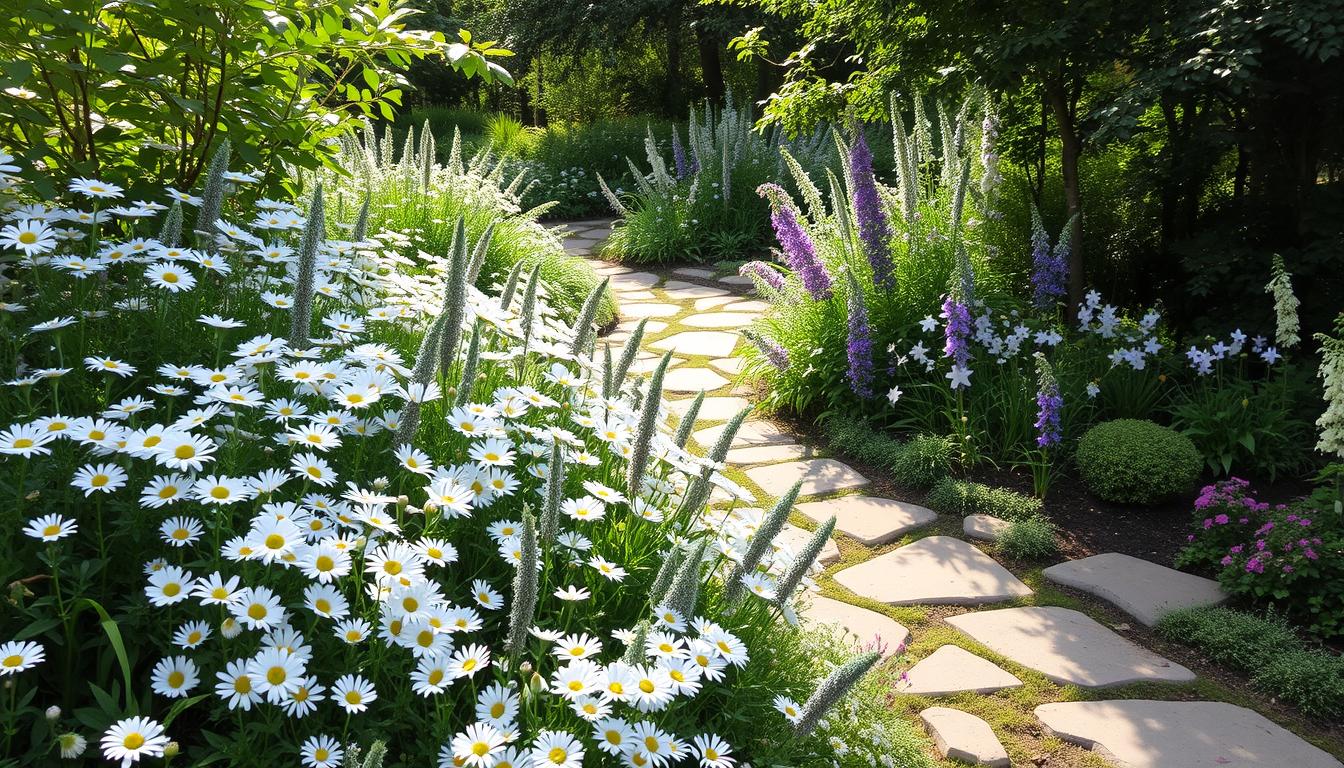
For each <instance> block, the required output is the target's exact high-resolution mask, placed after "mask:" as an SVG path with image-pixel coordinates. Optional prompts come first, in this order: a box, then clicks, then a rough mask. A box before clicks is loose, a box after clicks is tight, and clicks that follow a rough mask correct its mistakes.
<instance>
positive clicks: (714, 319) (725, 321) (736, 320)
mask: <svg viewBox="0 0 1344 768" xmlns="http://www.w3.org/2000/svg"><path fill="white" fill-rule="evenodd" d="M756 318H757V315H755V314H750V313H747V312H710V313H708V314H704V315H691V316H690V317H688V318H686V319H685V320H682V321H681V324H682V325H689V326H691V327H692V328H744V327H746V326H748V325H751V324H752V322H753V321H754V320H755V319H756Z"/></svg>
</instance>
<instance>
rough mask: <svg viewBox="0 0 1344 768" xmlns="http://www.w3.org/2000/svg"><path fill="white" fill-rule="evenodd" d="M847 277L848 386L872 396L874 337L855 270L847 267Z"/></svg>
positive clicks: (860, 394) (854, 390)
mask: <svg viewBox="0 0 1344 768" xmlns="http://www.w3.org/2000/svg"><path fill="white" fill-rule="evenodd" d="M846 274H847V275H848V277H849V297H848V298H849V302H848V303H849V337H848V340H847V342H846V345H845V347H846V355H847V357H848V359H849V370H848V372H847V373H846V378H848V379H849V389H850V391H852V392H853V393H854V394H855V395H857V396H858V397H860V398H864V399H867V398H870V397H872V396H873V339H872V331H871V330H870V329H869V327H868V308H867V306H866V305H865V304H864V299H863V288H861V287H860V286H859V280H858V278H856V277H855V276H854V270H852V269H851V270H847V272H846Z"/></svg>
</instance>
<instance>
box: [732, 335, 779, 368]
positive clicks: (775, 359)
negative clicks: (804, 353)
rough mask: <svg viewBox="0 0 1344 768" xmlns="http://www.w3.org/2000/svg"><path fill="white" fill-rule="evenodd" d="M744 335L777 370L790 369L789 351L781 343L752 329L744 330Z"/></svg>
mask: <svg viewBox="0 0 1344 768" xmlns="http://www.w3.org/2000/svg"><path fill="white" fill-rule="evenodd" d="M742 335H743V336H744V337H746V339H747V341H750V342H751V343H752V344H754V345H756V348H757V349H759V350H761V354H763V355H765V359H766V360H768V361H769V362H770V364H771V365H773V366H774V367H775V368H777V369H779V370H781V371H783V370H787V369H788V367H789V351H788V350H787V349H785V348H784V347H783V345H781V344H780V343H779V342H777V341H775V340H774V339H771V338H769V337H766V336H763V335H762V334H759V333H757V332H756V331H753V330H751V329H750V328H747V329H744V330H743V331H742Z"/></svg>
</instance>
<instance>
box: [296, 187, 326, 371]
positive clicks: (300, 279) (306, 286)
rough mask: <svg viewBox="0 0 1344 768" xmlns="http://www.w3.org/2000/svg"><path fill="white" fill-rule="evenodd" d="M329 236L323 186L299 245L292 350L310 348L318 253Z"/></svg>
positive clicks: (318, 193) (309, 209)
mask: <svg viewBox="0 0 1344 768" xmlns="http://www.w3.org/2000/svg"><path fill="white" fill-rule="evenodd" d="M325 234H326V214H325V213H324V212H323V210H322V184H321V182H318V184H317V188H316V189H314V190H313V202H312V203H311V204H310V205H309V206H308V222H307V224H306V225H305V226H304V228H303V239H302V240H300V241H299V272H298V275H297V276H296V277H295V278H294V306H293V308H292V309H291V310H290V323H289V348H290V349H303V348H305V347H307V346H308V332H309V330H310V329H311V326H312V322H313V282H314V281H315V280H316V278H317V250H318V246H320V245H321V244H322V238H323V236H324V235H325Z"/></svg>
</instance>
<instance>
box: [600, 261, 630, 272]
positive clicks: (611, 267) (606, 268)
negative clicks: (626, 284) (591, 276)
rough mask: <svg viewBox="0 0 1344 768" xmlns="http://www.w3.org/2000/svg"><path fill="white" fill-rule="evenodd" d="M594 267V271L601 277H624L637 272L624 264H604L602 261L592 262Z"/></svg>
mask: <svg viewBox="0 0 1344 768" xmlns="http://www.w3.org/2000/svg"><path fill="white" fill-rule="evenodd" d="M590 263H591V264H592V265H593V271H594V272H596V273H597V274H599V275H624V274H626V273H628V272H634V271H635V270H633V269H631V268H630V267H627V266H624V265H622V264H604V263H603V262H600V261H594V262H590Z"/></svg>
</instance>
